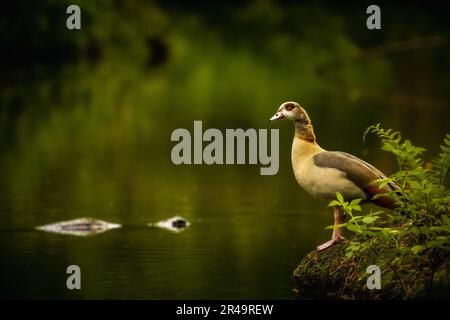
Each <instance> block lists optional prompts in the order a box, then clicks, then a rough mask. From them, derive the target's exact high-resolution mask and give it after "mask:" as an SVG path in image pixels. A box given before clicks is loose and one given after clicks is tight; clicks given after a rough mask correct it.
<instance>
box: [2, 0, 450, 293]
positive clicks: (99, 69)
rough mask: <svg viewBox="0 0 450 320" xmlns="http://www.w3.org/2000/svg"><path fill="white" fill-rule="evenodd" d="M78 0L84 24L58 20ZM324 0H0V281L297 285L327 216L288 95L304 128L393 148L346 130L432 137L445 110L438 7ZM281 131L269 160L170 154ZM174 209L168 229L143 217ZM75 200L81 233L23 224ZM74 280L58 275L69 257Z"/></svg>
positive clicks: (47, 219)
mask: <svg viewBox="0 0 450 320" xmlns="http://www.w3.org/2000/svg"><path fill="white" fill-rule="evenodd" d="M70 4H77V5H79V6H80V8H81V17H82V29H81V30H79V31H71V30H68V29H67V28H66V19H67V17H68V15H67V14H66V8H67V6H68V5H70ZM369 4H371V3H368V2H367V3H364V2H360V3H356V2H349V3H346V4H344V3H335V4H333V3H330V2H325V1H314V2H301V3H298V2H295V1H226V2H225V1H224V2H214V3H212V2H187V1H181V0H180V1H143V0H139V1H112V0H109V1H107V0H101V1H90V0H86V1H70V2H66V1H57V0H44V1H39V2H37V1H31V0H30V1H20V2H17V3H15V4H12V3H10V4H5V5H2V12H1V13H0V18H1V20H0V40H1V42H0V50H1V52H2V53H3V54H2V56H3V58H2V59H1V61H0V67H1V73H0V154H1V157H0V176H1V179H0V296H1V297H3V298H17V297H19V298H93V299H98V298H137V299H164V298H184V299H196V298H203V299H208V298H219V299H220V298H236V299H241V298H248V299H251V298H275V299H285V298H288V299H289V298H293V297H294V296H293V294H292V292H291V288H292V284H291V279H290V276H291V271H292V270H293V268H294V266H295V264H296V262H298V261H299V260H300V259H301V257H302V256H303V255H304V254H305V253H307V252H309V251H311V250H313V249H314V248H315V246H316V245H317V244H319V243H321V242H323V241H325V240H327V239H328V238H329V236H330V231H329V230H324V228H325V226H327V225H329V224H331V223H332V215H331V212H330V210H329V209H327V208H326V205H325V204H324V203H320V202H319V201H317V200H315V199H312V198H311V197H310V196H309V195H307V194H306V193H305V192H304V191H303V190H301V189H300V187H299V186H298V185H297V183H296V181H295V179H294V176H293V173H292V171H291V164H290V144H291V141H292V135H293V128H292V124H290V123H287V122H286V123H280V124H272V125H269V124H268V122H267V120H268V119H269V117H270V116H272V114H273V113H274V112H275V111H276V109H277V108H278V106H279V105H280V104H281V103H282V102H284V101H288V100H293V101H298V102H300V104H302V105H303V106H304V107H305V108H306V109H307V110H308V112H309V113H310V116H311V118H312V120H313V124H314V125H315V131H316V135H317V138H318V142H319V144H321V146H322V147H324V148H325V149H328V150H342V151H347V152H351V153H353V154H355V155H356V156H359V157H361V158H363V159H365V160H368V161H370V162H372V163H373V164H375V165H376V166H377V167H379V168H380V169H382V170H383V171H384V172H385V173H387V174H389V173H391V172H392V171H393V170H395V163H394V162H393V159H392V158H391V157H389V155H387V154H385V153H383V152H381V151H379V145H378V143H377V141H376V140H375V139H373V138H371V139H369V140H368V141H367V142H366V143H363V142H362V133H363V132H364V130H365V128H366V127H367V126H369V125H371V124H375V123H378V122H380V123H381V124H382V125H383V126H384V127H386V128H394V129H396V130H400V131H401V132H402V133H403V134H404V136H405V137H407V138H409V139H411V140H412V141H413V142H415V143H416V144H417V145H421V146H424V147H426V148H427V150H428V151H427V152H426V153H425V157H426V158H427V159H429V158H430V157H431V156H433V155H435V154H436V153H437V152H438V151H439V144H440V143H441V141H442V139H443V137H444V134H445V133H448V132H449V119H450V112H449V111H450V108H449V104H450V91H449V84H450V48H449V30H450V22H449V19H448V14H447V13H448V11H446V10H444V8H442V7H440V6H439V5H438V4H433V5H430V4H428V5H427V4H425V3H421V2H412V3H409V4H408V5H406V4H401V3H395V2H394V3H392V2H390V3H383V2H382V3H381V4H380V7H381V13H382V29H381V30H375V31H370V30H368V29H367V28H366V19H367V16H368V15H367V14H366V13H365V12H366V8H367V6H368V5H369ZM194 120H202V121H203V127H204V129H206V128H210V127H214V128H220V129H224V128H244V129H245V128H279V129H280V170H279V173H278V174H277V175H275V176H260V175H259V167H260V165H253V166H248V165H239V166H238V165H234V166H232V165H227V166H226V165H223V166H219V165H215V166H214V165H213V166H206V165H203V166H198V165H197V166H194V165H192V166H186V165H181V166H175V165H173V164H172V163H171V160H170V151H171V148H172V146H173V145H174V143H171V141H170V134H171V132H172V131H173V130H174V129H176V128H179V127H184V128H188V129H189V130H192V127H193V121H194ZM175 215H181V216H183V217H185V218H187V219H188V220H190V221H191V222H192V226H191V227H190V228H188V229H187V230H186V231H184V232H182V233H180V234H172V233H170V232H168V231H166V230H159V229H153V228H148V227H146V224H147V223H148V222H152V221H157V220H161V219H166V218H169V217H172V216H175ZM84 216H91V217H95V218H98V219H103V220H107V221H111V222H115V223H121V224H123V225H124V227H123V228H122V229H118V230H113V231H110V232H107V233H104V234H101V235H98V236H95V237H90V238H76V237H71V236H62V235H55V234H46V233H42V232H38V231H34V230H33V228H34V227H35V226H37V225H42V224H47V223H53V222H57V221H61V220H68V219H73V218H78V217H84ZM69 264H77V265H79V266H80V267H81V270H82V288H83V289H82V290H81V291H69V290H67V289H66V277H67V275H66V273H65V271H66V267H67V266H68V265H69Z"/></svg>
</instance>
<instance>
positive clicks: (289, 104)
mask: <svg viewBox="0 0 450 320" xmlns="http://www.w3.org/2000/svg"><path fill="white" fill-rule="evenodd" d="M284 108H285V109H286V110H287V111H291V110H292V109H294V105H293V104H292V103H288V104H287V105H285V106H284Z"/></svg>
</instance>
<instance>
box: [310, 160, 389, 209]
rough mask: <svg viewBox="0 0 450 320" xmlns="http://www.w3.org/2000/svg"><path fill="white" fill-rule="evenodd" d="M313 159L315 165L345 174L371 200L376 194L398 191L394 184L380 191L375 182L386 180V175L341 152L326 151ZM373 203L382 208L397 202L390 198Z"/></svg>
mask: <svg viewBox="0 0 450 320" xmlns="http://www.w3.org/2000/svg"><path fill="white" fill-rule="evenodd" d="M313 159H314V163H315V164H316V165H317V166H319V167H328V168H335V169H338V170H340V171H342V172H344V173H345V174H346V176H347V179H349V180H350V181H352V182H353V183H354V184H356V185H357V186H358V187H359V188H361V189H362V190H364V192H365V193H366V194H367V195H368V198H369V199H372V197H373V196H374V195H376V194H380V193H387V192H389V191H395V190H397V189H398V186H397V185H395V184H394V183H392V182H389V183H388V184H387V185H386V186H385V187H384V188H382V189H380V188H379V186H378V184H377V183H375V180H377V179H384V178H386V175H385V174H383V173H382V172H381V171H380V170H378V169H377V168H375V167H374V166H372V165H371V164H369V163H367V162H365V161H364V160H361V159H359V158H357V157H355V156H353V155H351V154H348V153H345V152H340V151H325V152H321V153H318V154H316V155H315V156H314V157H313ZM371 201H372V202H374V203H375V204H377V205H379V206H382V207H387V208H394V207H395V201H394V200H393V199H392V198H390V197H388V196H386V197H380V198H378V199H375V200H371Z"/></svg>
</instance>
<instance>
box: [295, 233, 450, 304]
mask: <svg viewBox="0 0 450 320" xmlns="http://www.w3.org/2000/svg"><path fill="white" fill-rule="evenodd" d="M347 244H348V240H347V241H345V242H340V243H337V244H335V245H333V246H332V247H330V248H329V249H327V250H325V251H322V252H318V251H312V252H310V253H309V254H308V255H307V256H306V257H304V258H303V259H302V260H301V261H300V263H299V264H298V266H297V268H296V269H295V270H294V273H293V281H294V283H295V288H294V292H296V295H297V298H298V299H345V300H347V299H364V300H366V299H371V300H372V299H374V300H378V299H450V257H449V255H448V254H447V255H446V256H444V257H443V259H441V261H440V263H439V264H438V265H437V266H434V268H433V269H434V270H433V271H432V270H431V268H430V267H429V266H428V265H423V264H418V263H417V262H414V261H410V262H407V263H405V262H403V263H402V268H400V269H397V267H396V264H395V263H393V261H395V258H396V254H397V252H398V251H396V250H394V249H393V248H386V247H385V245H384V244H383V247H381V244H378V243H377V242H376V240H374V241H373V243H372V250H365V251H363V252H362V253H359V254H354V256H353V257H351V258H349V259H346V257H345V248H346V245H347ZM397 260H398V259H397ZM370 265H377V266H379V267H380V269H381V289H372V290H369V289H368V288H367V284H366V282H367V278H368V277H369V276H370V274H369V273H367V267H368V266H370ZM399 272H402V273H403V274H402V275H401V276H399V274H398V273H399ZM431 274H433V276H431ZM430 279H432V280H430Z"/></svg>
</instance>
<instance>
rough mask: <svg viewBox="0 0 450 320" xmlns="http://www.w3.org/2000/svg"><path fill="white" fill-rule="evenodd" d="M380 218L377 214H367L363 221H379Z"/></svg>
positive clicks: (368, 222)
mask: <svg viewBox="0 0 450 320" xmlns="http://www.w3.org/2000/svg"><path fill="white" fill-rule="evenodd" d="M378 218H379V217H377V216H367V217H364V218H363V219H362V222H364V223H365V224H371V223H374V222H375V221H377V220H378Z"/></svg>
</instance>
